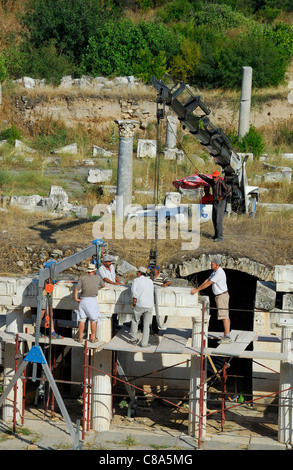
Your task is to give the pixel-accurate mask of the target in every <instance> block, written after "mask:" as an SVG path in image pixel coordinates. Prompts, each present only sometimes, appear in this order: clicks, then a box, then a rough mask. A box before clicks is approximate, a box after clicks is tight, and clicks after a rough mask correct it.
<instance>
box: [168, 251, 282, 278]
mask: <svg viewBox="0 0 293 470" xmlns="http://www.w3.org/2000/svg"><path fill="white" fill-rule="evenodd" d="M215 256H217V257H218V258H220V260H221V266H222V267H223V268H226V269H232V270H236V271H241V272H244V273H247V274H250V275H251V276H255V277H256V278H257V279H259V280H261V281H274V272H275V269H274V267H269V266H266V265H265V264H262V263H259V262H257V261H253V260H251V259H249V258H245V257H235V256H231V255H227V254H222V253H218V254H216V253H213V254H205V253H203V254H201V255H200V256H199V257H197V258H191V259H189V260H186V261H182V263H181V264H178V265H177V275H178V276H179V277H187V276H190V275H192V274H196V273H199V272H202V271H208V270H210V269H211V261H212V260H213V258H214V257H215Z"/></svg>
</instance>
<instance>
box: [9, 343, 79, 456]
mask: <svg viewBox="0 0 293 470" xmlns="http://www.w3.org/2000/svg"><path fill="white" fill-rule="evenodd" d="M29 362H31V363H33V364H41V365H42V368H43V371H44V373H45V375H46V377H47V379H48V381H49V384H50V386H51V388H52V391H53V393H54V395H55V397H56V400H57V403H58V406H59V408H60V411H61V413H62V416H63V418H64V420H65V422H66V424H67V427H68V430H69V433H70V435H71V437H72V440H73V444H74V447H73V448H74V449H80V448H81V442H80V441H79V438H78V435H77V431H76V430H75V429H74V427H73V425H72V422H71V419H70V417H69V414H68V412H67V409H66V407H65V405H64V402H63V400H62V397H61V395H60V392H59V390H58V387H57V385H56V383H55V381H54V378H53V376H52V374H51V371H50V368H49V366H48V364H47V361H46V358H45V356H44V353H43V351H42V349H41V348H40V347H39V346H33V347H32V348H31V350H30V351H29V353H28V354H27V355H26V357H25V359H24V360H23V362H22V364H21V365H20V367H19V368H18V369H17V372H16V373H15V375H14V377H13V378H12V380H11V382H10V383H9V385H8V386H7V387H6V389H5V390H4V392H3V394H2V395H1V397H0V408H1V406H2V405H3V403H4V400H5V399H6V397H7V396H8V395H9V393H10V391H11V390H12V389H13V387H14V385H15V384H16V383H17V380H18V379H19V378H20V377H21V375H22V373H23V371H24V370H25V368H26V367H27V364H28V363H29Z"/></svg>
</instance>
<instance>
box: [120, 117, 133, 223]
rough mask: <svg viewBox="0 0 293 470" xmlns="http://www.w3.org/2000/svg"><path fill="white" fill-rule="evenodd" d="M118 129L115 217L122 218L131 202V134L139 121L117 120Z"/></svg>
mask: <svg viewBox="0 0 293 470" xmlns="http://www.w3.org/2000/svg"><path fill="white" fill-rule="evenodd" d="M115 123H116V124H118V129H119V150H118V172H117V194H116V217H117V219H120V220H123V219H124V217H125V208H126V207H127V206H128V205H130V204H131V203H132V169H133V135H134V130H135V128H136V126H137V125H138V124H139V121H133V120H127V119H125V120H117V121H115Z"/></svg>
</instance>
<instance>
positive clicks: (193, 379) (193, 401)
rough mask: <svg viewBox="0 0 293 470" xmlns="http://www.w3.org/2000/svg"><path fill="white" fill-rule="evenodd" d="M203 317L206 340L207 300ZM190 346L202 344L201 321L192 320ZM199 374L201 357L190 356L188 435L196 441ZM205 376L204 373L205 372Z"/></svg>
mask: <svg viewBox="0 0 293 470" xmlns="http://www.w3.org/2000/svg"><path fill="white" fill-rule="evenodd" d="M205 308H206V312H205V316H204V325H203V327H204V339H206V336H207V332H208V325H209V318H210V316H209V301H208V298H207V300H206V302H205ZM192 323H193V326H192V346H193V347H196V348H201V343H202V319H201V318H199V317H197V318H192ZM206 346H207V345H206ZM200 372H201V357H200V356H195V355H192V356H191V366H190V389H189V400H190V401H189V410H190V412H191V413H192V414H191V413H190V415H189V434H190V435H191V436H194V437H195V438H196V439H198V438H199V432H198V431H199V418H200ZM205 376H206V371H205ZM206 389H207V388H206V385H204V387H203V392H204V394H203V397H204V400H203V410H202V415H203V419H202V433H201V439H204V437H205V435H206V417H205V415H206Z"/></svg>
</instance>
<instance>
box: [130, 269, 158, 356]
mask: <svg viewBox="0 0 293 470" xmlns="http://www.w3.org/2000/svg"><path fill="white" fill-rule="evenodd" d="M146 273H147V269H146V268H144V267H143V266H140V267H139V268H138V270H137V274H136V275H137V277H136V278H135V279H134V281H133V283H132V286H131V294H132V298H133V302H132V307H133V308H134V312H133V316H132V321H131V326H130V335H131V336H132V340H130V342H131V343H132V344H137V343H138V339H137V331H138V325H139V321H140V319H141V317H142V318H143V332H142V340H141V343H140V346H141V347H143V348H145V347H147V346H150V345H149V336H150V324H151V322H152V315H153V307H154V285H153V281H152V280H151V279H150V278H149V277H148V276H146Z"/></svg>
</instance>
